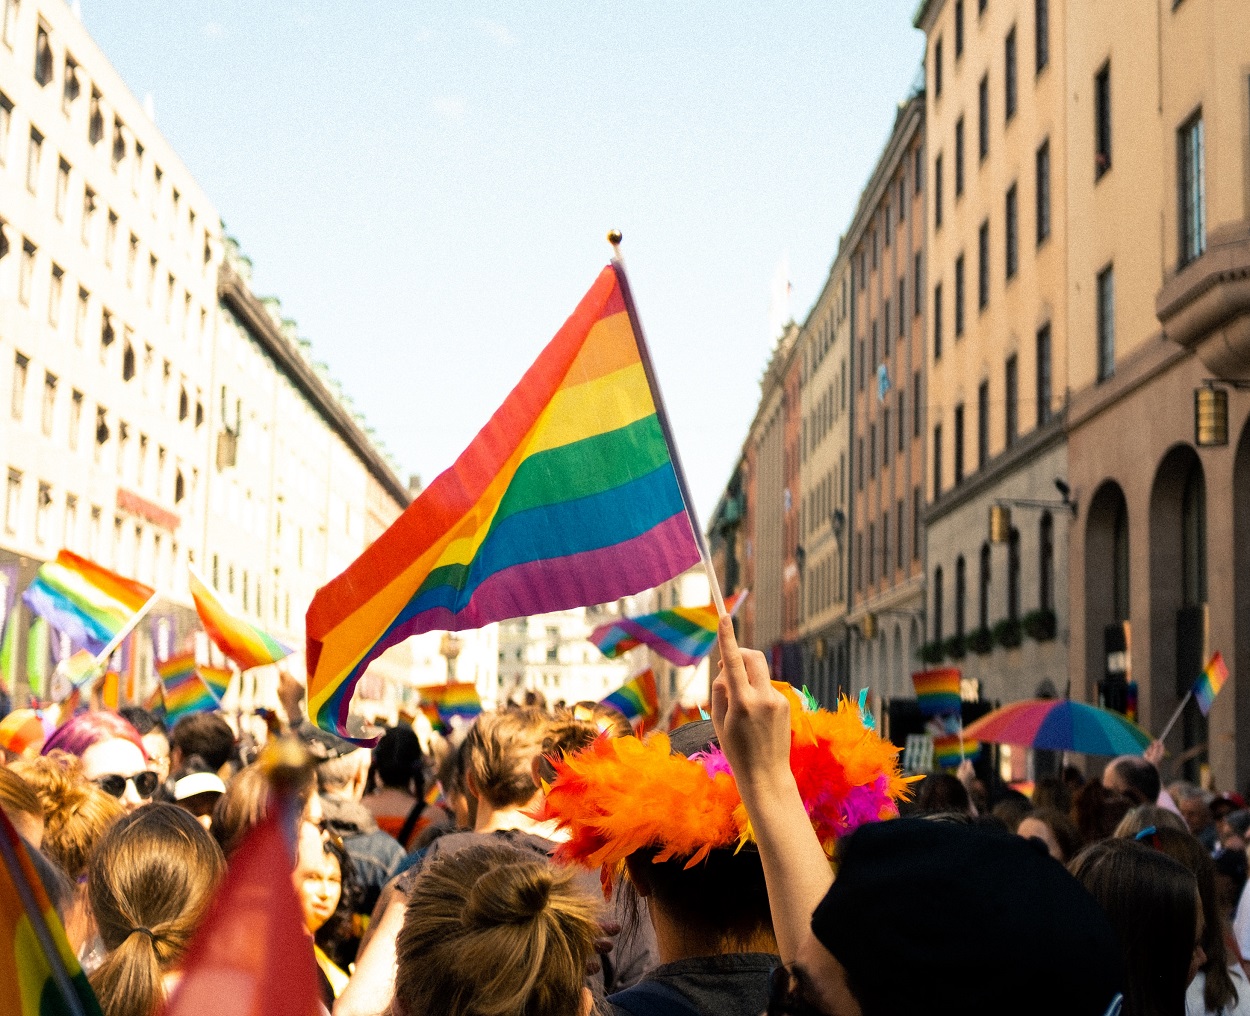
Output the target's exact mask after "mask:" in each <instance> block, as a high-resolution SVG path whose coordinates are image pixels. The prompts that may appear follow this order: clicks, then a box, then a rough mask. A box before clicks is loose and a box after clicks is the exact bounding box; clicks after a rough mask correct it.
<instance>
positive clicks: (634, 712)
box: [603, 670, 660, 720]
mask: <svg viewBox="0 0 1250 1016" xmlns="http://www.w3.org/2000/svg"><path fill="white" fill-rule="evenodd" d="M603 704H604V705H605V706H611V707H612V708H613V709H618V710H620V711H621V712H622V713H623V714H624V715H625V719H627V720H637V719H643V720H648V719H652V720H653V719H655V718H656V717H657V716H658V715H659V713H660V696H659V693H658V692H657V690H656V687H655V674H654V673H653V672H652V671H650V670H644V671H643V672H642V673H641V674H639V675H638V676H637V677H635V678H633V679H631V680H629V681H626V682H625V683H624V684H623V685H621V687H619V688H617V689H616V691H614V692H613V693H612V694H611V695H609V696H608V697H607V698H605V699H604V700H603Z"/></svg>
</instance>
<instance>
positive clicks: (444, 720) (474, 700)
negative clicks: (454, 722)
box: [421, 683, 482, 728]
mask: <svg viewBox="0 0 1250 1016" xmlns="http://www.w3.org/2000/svg"><path fill="white" fill-rule="evenodd" d="M421 700H422V704H423V705H432V706H433V707H434V708H435V710H437V712H438V718H439V721H440V723H441V724H442V725H443V727H444V728H446V727H447V726H448V725H449V724H450V722H451V719H452V717H453V716H455V717H459V718H460V719H462V720H472V719H473V718H474V717H476V716H477V715H478V713H480V712H481V711H482V699H481V697H480V696H479V695H478V693H477V685H475V684H468V683H465V684H436V685H432V686H430V687H428V688H422V689H421ZM426 715H429V714H428V713H427V714H426Z"/></svg>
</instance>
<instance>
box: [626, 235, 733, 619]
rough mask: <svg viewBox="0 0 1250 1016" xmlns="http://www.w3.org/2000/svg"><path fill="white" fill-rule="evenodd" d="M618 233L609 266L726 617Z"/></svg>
mask: <svg viewBox="0 0 1250 1016" xmlns="http://www.w3.org/2000/svg"><path fill="white" fill-rule="evenodd" d="M621 239H622V237H621V233H620V231H619V230H615V229H614V230H612V232H610V233H609V234H608V243H610V244H611V245H612V269H613V271H615V272H616V281H617V282H618V283H619V284H620V287H621V297H622V299H623V300H624V301H625V311H626V313H627V314H628V315H629V323H630V325H631V327H632V328H633V330H634V337H635V338H636V339H637V340H638V356H639V358H640V359H641V360H642V369H643V372H644V373H645V374H646V376H647V386H648V387H649V388H650V389H651V400H652V401H653V402H654V403H655V415H656V419H657V420H659V422H660V431H661V432H662V433H663V434H664V441H665V443H666V444H667V445H668V454H669V458H670V459H671V460H672V462H673V473H674V474H675V475H676V476H677V488H678V490H680V491H681V499H682V502H683V503H684V504H685V506H686V519H687V521H688V522H689V523H690V529H691V530H692V531H693V533H694V539H695V544H696V545H697V546H698V548H699V558H700V559H701V560H702V562H703V567H704V570H706V572H707V581H708V585H709V586H710V587H711V590H712V602H713V603H714V604H715V605H716V616H717V617H724V616H725V598H724V597H723V596H722V595H721V591H720V580H719V579H717V577H716V569H715V568H713V567H712V554H711V552H710V551H709V550H708V545H707V537H705V536H704V535H703V527H702V526H701V525H699V515H698V512H696V511H695V507H694V498H692V497H691V496H690V487H689V485H688V484H687V483H686V471H685V469H683V468H682V464H681V454H680V453H679V452H678V451H677V442H676V441H675V440H674V439H673V427H672V424H671V423H670V422H669V418H668V410H667V409H666V408H665V406H664V395H663V393H662V392H661V391H660V383H659V379H658V378H657V377H656V374H655V365H654V364H653V363H652V362H651V351H650V349H648V348H647V339H646V336H645V335H643V331H642V322H640V321H639V320H638V308H637V307H635V306H634V296H633V293H632V292H631V291H630V288H629V279H628V278H627V277H626V275H625V262H624V260H622V258H621Z"/></svg>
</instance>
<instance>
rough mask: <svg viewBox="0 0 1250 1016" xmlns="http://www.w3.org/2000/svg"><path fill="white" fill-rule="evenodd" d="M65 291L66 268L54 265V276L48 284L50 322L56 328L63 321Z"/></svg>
mask: <svg viewBox="0 0 1250 1016" xmlns="http://www.w3.org/2000/svg"><path fill="white" fill-rule="evenodd" d="M64 293H65V269H63V268H62V267H61V266H60V265H53V266H52V277H51V279H50V280H49V284H48V324H50V325H51V326H52V327H53V328H55V327H56V326H57V325H58V324H60V322H61V299H62V297H63V296H64Z"/></svg>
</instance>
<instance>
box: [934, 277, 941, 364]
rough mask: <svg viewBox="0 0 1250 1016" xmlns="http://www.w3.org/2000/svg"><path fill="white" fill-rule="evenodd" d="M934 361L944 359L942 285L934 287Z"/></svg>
mask: <svg viewBox="0 0 1250 1016" xmlns="http://www.w3.org/2000/svg"><path fill="white" fill-rule="evenodd" d="M933 359H935V360H940V359H942V284H941V283H940V282H939V283H938V284H937V285H936V286H934V287H933Z"/></svg>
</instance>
